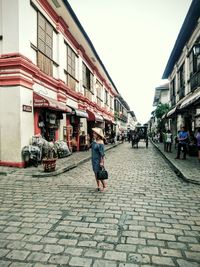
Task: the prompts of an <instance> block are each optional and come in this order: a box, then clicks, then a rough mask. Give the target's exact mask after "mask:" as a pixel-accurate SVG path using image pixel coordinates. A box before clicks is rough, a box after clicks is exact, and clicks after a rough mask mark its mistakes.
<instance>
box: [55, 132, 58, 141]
mask: <svg viewBox="0 0 200 267" xmlns="http://www.w3.org/2000/svg"><path fill="white" fill-rule="evenodd" d="M57 140H58V130H56V131H55V141H57Z"/></svg>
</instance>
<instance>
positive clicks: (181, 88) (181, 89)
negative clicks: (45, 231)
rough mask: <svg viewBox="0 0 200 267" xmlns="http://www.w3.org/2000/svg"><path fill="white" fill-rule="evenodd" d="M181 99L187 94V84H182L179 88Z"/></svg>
mask: <svg viewBox="0 0 200 267" xmlns="http://www.w3.org/2000/svg"><path fill="white" fill-rule="evenodd" d="M178 95H179V99H181V98H183V97H184V96H185V86H182V87H180V88H179V90H178Z"/></svg>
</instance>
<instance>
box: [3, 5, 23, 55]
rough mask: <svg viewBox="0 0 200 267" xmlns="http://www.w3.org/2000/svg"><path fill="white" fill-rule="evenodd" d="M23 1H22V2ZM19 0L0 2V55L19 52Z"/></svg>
mask: <svg viewBox="0 0 200 267" xmlns="http://www.w3.org/2000/svg"><path fill="white" fill-rule="evenodd" d="M22 1H24V0H22ZM18 4H19V0H1V27H0V28H1V34H2V35H3V41H0V42H1V43H2V44H1V53H2V54H7V53H15V52H19V8H18Z"/></svg>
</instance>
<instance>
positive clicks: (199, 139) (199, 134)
mask: <svg viewBox="0 0 200 267" xmlns="http://www.w3.org/2000/svg"><path fill="white" fill-rule="evenodd" d="M196 140H197V149H198V160H199V163H200V127H199V128H198V131H197V134H196Z"/></svg>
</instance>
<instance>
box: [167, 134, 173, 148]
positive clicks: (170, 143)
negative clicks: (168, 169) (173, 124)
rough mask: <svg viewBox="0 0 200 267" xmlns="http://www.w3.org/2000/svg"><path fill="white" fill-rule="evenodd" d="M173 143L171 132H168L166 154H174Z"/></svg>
mask: <svg viewBox="0 0 200 267" xmlns="http://www.w3.org/2000/svg"><path fill="white" fill-rule="evenodd" d="M172 141H173V138H172V133H171V131H170V130H167V133H166V152H169V153H171V152H172Z"/></svg>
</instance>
